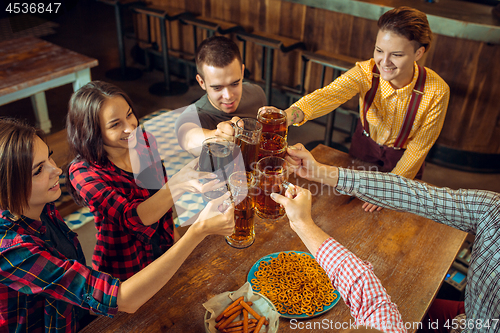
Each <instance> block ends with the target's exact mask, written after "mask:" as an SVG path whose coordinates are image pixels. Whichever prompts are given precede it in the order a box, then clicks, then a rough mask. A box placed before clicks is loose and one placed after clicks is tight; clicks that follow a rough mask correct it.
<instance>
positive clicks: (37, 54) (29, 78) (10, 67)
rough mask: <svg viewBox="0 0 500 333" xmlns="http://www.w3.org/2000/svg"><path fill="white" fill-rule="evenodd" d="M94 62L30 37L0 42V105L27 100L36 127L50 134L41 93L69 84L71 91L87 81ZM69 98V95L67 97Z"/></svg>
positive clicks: (43, 96) (47, 116)
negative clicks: (71, 86) (28, 98)
mask: <svg viewBox="0 0 500 333" xmlns="http://www.w3.org/2000/svg"><path fill="white" fill-rule="evenodd" d="M97 64H98V62H97V60H96V59H93V58H89V57H86V56H84V55H81V54H79V53H76V52H73V51H70V50H68V49H65V48H62V47H60V46H57V45H54V44H52V43H49V42H46V41H44V40H41V39H38V38H34V37H24V38H19V39H12V40H8V41H3V42H1V43H0V105H4V104H7V103H10V102H13V101H17V100H19V99H22V98H26V97H30V98H31V103H32V105H33V109H34V111H35V116H36V120H37V124H36V125H37V126H38V127H39V128H40V129H42V130H43V131H44V132H45V133H49V132H50V128H51V126H52V125H51V122H50V119H49V113H48V109H47V101H46V99H45V91H46V90H49V89H52V88H55V87H59V86H62V85H64V84H68V83H72V84H73V90H74V91H76V90H78V89H79V88H80V87H81V86H83V85H84V84H86V83H87V82H89V81H90V79H91V78H90V68H92V67H95V66H97ZM68 98H69V96H68Z"/></svg>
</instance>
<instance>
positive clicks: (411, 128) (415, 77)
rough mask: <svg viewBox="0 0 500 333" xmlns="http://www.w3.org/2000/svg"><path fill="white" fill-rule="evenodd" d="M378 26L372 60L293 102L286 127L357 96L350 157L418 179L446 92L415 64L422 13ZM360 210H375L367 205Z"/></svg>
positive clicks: (399, 15)
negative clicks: (357, 104)
mask: <svg viewBox="0 0 500 333" xmlns="http://www.w3.org/2000/svg"><path fill="white" fill-rule="evenodd" d="M378 27H379V31H378V34H377V40H376V43H375V50H374V53H373V58H372V59H370V60H367V61H363V62H358V63H356V66H355V67H354V68H352V69H350V70H349V71H347V72H346V73H344V74H343V75H341V76H340V77H338V78H337V79H336V80H335V81H333V82H332V83H330V84H329V85H328V86H326V87H324V88H322V89H318V90H316V91H314V92H313V93H311V94H309V95H307V96H304V97H303V98H301V99H300V100H299V101H298V102H296V103H295V104H293V105H292V106H291V107H290V108H288V109H287V110H286V112H287V115H288V125H292V124H293V125H295V126H300V125H302V124H303V123H304V122H306V121H307V120H309V119H314V118H318V117H321V116H323V115H325V114H327V113H329V112H331V111H332V110H334V109H336V108H337V107H338V106H339V105H341V104H343V103H344V102H346V101H348V100H349V99H351V98H352V97H353V96H354V95H356V94H359V95H360V122H359V124H358V128H357V130H356V133H355V135H354V136H353V139H352V144H351V149H350V151H349V153H350V154H351V155H353V156H354V157H357V158H359V159H361V160H364V161H367V162H372V163H376V164H378V165H379V166H380V169H379V170H380V171H388V172H392V173H394V174H398V175H401V176H403V177H406V178H410V179H413V178H421V173H422V171H423V163H424V160H425V157H426V155H427V153H428V152H429V150H430V149H431V147H432V145H433V144H434V142H436V140H437V138H438V136H439V133H440V132H441V129H442V127H443V123H444V119H445V115H446V109H447V108H448V101H449V97H450V89H449V87H448V85H447V84H446V82H444V80H443V79H441V77H439V76H438V75H437V74H436V73H435V72H434V71H432V70H431V69H429V68H424V67H422V66H418V65H417V63H416V62H417V61H418V60H419V59H420V58H421V57H422V56H423V54H424V53H425V52H426V51H427V50H428V49H429V46H430V43H431V39H432V31H431V29H430V27H429V23H428V21H427V17H426V15H425V14H424V13H422V12H420V11H418V10H416V9H413V8H409V7H399V8H395V9H393V10H390V11H388V12H386V13H385V14H384V15H382V16H381V17H380V19H379V20H378ZM417 81H418V82H417ZM417 173H419V174H418V175H417ZM416 176H417V177H416ZM363 208H364V209H365V210H366V211H374V210H376V209H380V208H378V207H377V206H375V205H372V204H368V203H365V204H364V205H363Z"/></svg>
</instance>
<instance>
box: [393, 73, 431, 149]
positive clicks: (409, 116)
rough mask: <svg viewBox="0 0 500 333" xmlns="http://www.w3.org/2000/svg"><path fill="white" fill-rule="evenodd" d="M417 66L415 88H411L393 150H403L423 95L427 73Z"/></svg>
mask: <svg viewBox="0 0 500 333" xmlns="http://www.w3.org/2000/svg"><path fill="white" fill-rule="evenodd" d="M417 66H418V77H417V82H415V87H413V92H412V93H411V99H410V104H408V111H406V115H405V119H404V121H403V126H401V129H400V131H399V134H398V137H397V139H396V141H395V142H394V148H396V149H401V148H403V146H404V144H405V143H406V140H407V139H408V136H409V135H410V131H411V128H412V127H413V121H414V120H415V116H416V115H417V111H418V107H419V105H420V101H421V100H422V96H423V95H424V85H425V78H426V76H427V72H426V70H425V68H424V67H423V66H420V65H417Z"/></svg>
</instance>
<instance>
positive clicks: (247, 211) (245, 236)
mask: <svg viewBox="0 0 500 333" xmlns="http://www.w3.org/2000/svg"><path fill="white" fill-rule="evenodd" d="M255 185H256V179H255V177H254V175H253V174H252V173H251V172H246V171H237V172H234V173H232V174H231V175H230V176H229V181H228V186H229V190H230V191H231V198H232V199H231V200H232V202H234V204H235V206H234V224H235V225H234V231H233V234H232V235H231V236H226V242H227V243H228V244H229V245H231V246H232V247H235V248H238V249H243V248H246V247H249V246H250V245H252V244H253V242H254V240H255V231H254V215H255V209H254V206H255V195H256V193H257V188H256V186H255Z"/></svg>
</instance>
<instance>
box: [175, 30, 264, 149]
mask: <svg viewBox="0 0 500 333" xmlns="http://www.w3.org/2000/svg"><path fill="white" fill-rule="evenodd" d="M196 68H197V70H198V74H197V75H196V80H197V81H198V83H199V84H200V86H201V87H202V88H203V89H204V90H205V91H206V92H207V93H206V94H205V95H204V96H203V97H201V98H200V99H199V100H198V101H197V102H195V103H194V104H192V105H190V106H188V107H187V108H186V110H184V112H183V113H182V114H181V115H180V116H179V118H178V119H177V121H176V123H175V132H176V134H177V140H178V141H179V145H180V146H181V147H182V148H183V149H185V150H187V151H189V152H190V153H192V154H194V155H199V153H200V150H201V143H202V142H203V140H204V139H205V138H208V137H211V136H220V137H223V138H226V139H230V140H232V137H233V136H234V129H233V127H232V126H231V123H235V122H236V121H237V120H239V119H240V118H245V117H250V118H256V117H257V111H258V110H259V108H260V107H262V106H264V105H266V95H265V93H264V91H263V90H262V88H261V87H259V86H258V85H256V84H251V83H248V82H243V72H244V70H245V65H243V64H242V61H241V55H240V50H239V48H238V46H237V45H236V44H235V43H234V42H233V41H232V40H230V39H228V38H226V37H222V36H214V37H210V38H208V39H206V40H204V41H203V42H202V43H201V44H200V46H199V48H198V51H197V53H196Z"/></svg>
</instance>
